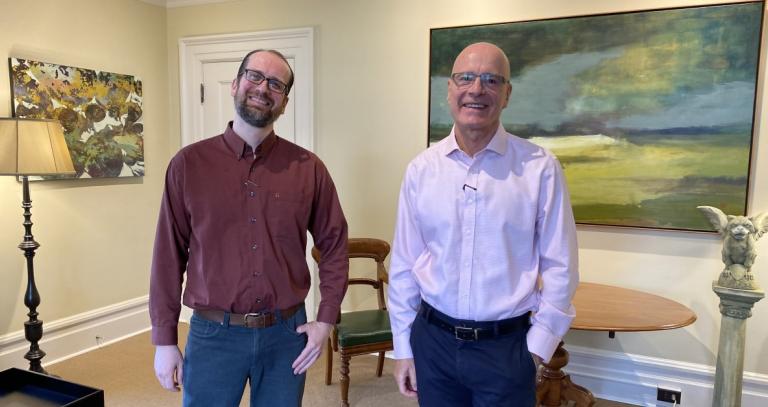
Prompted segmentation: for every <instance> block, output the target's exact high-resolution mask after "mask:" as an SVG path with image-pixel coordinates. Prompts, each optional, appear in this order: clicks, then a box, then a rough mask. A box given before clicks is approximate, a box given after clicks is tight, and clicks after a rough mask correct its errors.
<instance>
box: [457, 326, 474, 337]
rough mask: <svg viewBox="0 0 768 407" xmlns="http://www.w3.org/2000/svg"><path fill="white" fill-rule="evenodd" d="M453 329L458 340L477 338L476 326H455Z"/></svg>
mask: <svg viewBox="0 0 768 407" xmlns="http://www.w3.org/2000/svg"><path fill="white" fill-rule="evenodd" d="M453 329H454V335H455V336H456V339H458V340H461V341H476V340H477V328H469V327H466V326H456V327H454V328H453Z"/></svg>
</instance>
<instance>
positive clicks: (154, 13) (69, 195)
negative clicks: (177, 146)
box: [0, 0, 169, 336]
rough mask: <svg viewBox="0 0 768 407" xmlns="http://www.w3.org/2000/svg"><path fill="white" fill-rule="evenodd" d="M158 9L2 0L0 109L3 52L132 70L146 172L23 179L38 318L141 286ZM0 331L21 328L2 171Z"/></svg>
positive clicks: (160, 49)
mask: <svg viewBox="0 0 768 407" xmlns="http://www.w3.org/2000/svg"><path fill="white" fill-rule="evenodd" d="M165 17H166V14H165V9H163V8H160V7H154V6H150V5H147V4H144V3H140V2H138V1H136V0H110V1H102V0H64V1H62V0H40V1H34V2H25V1H14V0H0V27H1V28H0V32H1V33H2V34H0V55H2V60H3V62H2V63H1V64H0V116H3V117H8V116H10V115H11V105H10V99H11V95H10V86H9V83H8V64H7V62H6V61H7V60H6V58H7V57H9V56H14V57H24V58H30V59H35V60H39V61H45V62H52V63H59V64H63V65H72V66H77V67H83V68H91V69H98V70H104V71H110V72H118V73H124V74H130V75H135V76H138V77H140V78H141V79H142V81H143V85H144V99H143V101H144V106H143V107H144V128H145V131H144V142H145V146H144V150H145V151H144V152H145V161H146V174H147V175H146V176H145V177H143V178H132V179H127V178H122V179H102V180H78V181H52V182H36V183H33V184H32V185H31V195H32V201H33V203H32V205H33V207H32V221H33V222H34V223H35V224H34V226H33V230H32V232H33V234H34V236H35V240H37V241H38V242H40V244H41V245H42V246H41V247H40V249H38V251H37V255H36V256H35V271H36V273H35V274H36V276H37V283H38V288H39V291H40V294H41V296H42V300H43V302H42V304H41V306H40V308H39V309H38V311H39V312H40V317H41V319H43V321H45V322H46V323H48V322H51V321H54V320H57V319H61V318H65V317H68V316H72V315H75V314H79V313H83V312H87V311H90V310H93V309H97V308H101V307H105V306H108V305H110V304H114V303H118V302H121V301H125V300H128V299H131V298H136V297H141V296H143V295H146V294H147V287H148V281H147V276H148V269H149V259H150V252H151V242H152V239H153V236H154V224H155V221H156V219H157V208H158V206H159V201H160V193H161V188H162V181H163V177H164V172H165V165H166V163H167V159H168V140H169V136H168V122H169V119H168V73H167V72H168V71H167V66H168V62H167V58H168V50H167V49H166V42H165V38H166V31H165V27H166V26H165ZM0 214H1V215H2V216H0V230H2V233H0V336H2V335H4V334H6V333H8V332H15V331H18V330H20V329H22V328H23V321H24V320H26V313H27V310H26V308H25V307H24V304H23V302H22V295H23V291H24V287H25V286H26V268H25V263H24V257H23V255H22V252H21V251H20V250H19V249H17V248H16V246H17V245H18V244H19V242H21V240H22V236H23V228H22V224H21V223H22V221H23V218H22V209H21V184H20V183H19V182H17V181H16V180H15V179H14V178H12V177H0Z"/></svg>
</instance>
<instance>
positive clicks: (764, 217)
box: [749, 212, 768, 240]
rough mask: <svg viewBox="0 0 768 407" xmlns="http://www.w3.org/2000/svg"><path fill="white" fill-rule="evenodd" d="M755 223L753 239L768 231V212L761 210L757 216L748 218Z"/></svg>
mask: <svg viewBox="0 0 768 407" xmlns="http://www.w3.org/2000/svg"><path fill="white" fill-rule="evenodd" d="M749 220H751V221H752V224H753V225H755V230H756V231H757V232H755V240H757V239H760V236H762V235H763V234H764V233H766V232H768V212H763V213H761V214H759V215H757V216H753V217H751V218H749Z"/></svg>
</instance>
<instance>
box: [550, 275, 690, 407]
mask: <svg viewBox="0 0 768 407" xmlns="http://www.w3.org/2000/svg"><path fill="white" fill-rule="evenodd" d="M573 305H574V307H576V318H575V319H574V320H573V323H572V324H571V329H577V330H580V331H602V332H608V335H609V336H610V337H611V338H613V337H614V336H615V334H616V332H641V331H660V330H664V329H675V328H681V327H684V326H687V325H690V324H692V323H693V322H694V321H696V314H695V313H694V312H693V311H691V309H690V308H688V307H686V306H685V305H683V304H680V303H678V302H675V301H672V300H670V299H667V298H664V297H661V296H658V295H654V294H649V293H645V292H642V291H637V290H631V289H628V288H621V287H616V286H611V285H604V284H595V283H585V282H582V283H579V286H578V288H577V289H576V295H575V296H574V298H573ZM567 364H568V352H567V351H566V350H565V348H564V347H563V342H560V345H559V346H558V347H557V350H556V351H555V354H554V356H552V359H551V360H550V361H549V363H545V364H544V368H543V372H542V374H541V376H540V378H539V381H538V383H537V386H536V399H537V401H538V403H539V404H540V405H542V406H547V407H555V406H561V405H566V406H575V407H589V406H592V405H594V404H595V397H594V396H593V395H592V392H590V391H589V390H587V389H585V388H584V387H581V386H579V385H577V384H574V383H573V382H572V381H571V378H570V377H569V376H568V375H567V374H565V373H564V372H563V371H562V370H561V369H562V368H563V367H565V366H566V365H567Z"/></svg>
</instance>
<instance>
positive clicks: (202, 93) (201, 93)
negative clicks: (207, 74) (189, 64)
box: [200, 83, 205, 104]
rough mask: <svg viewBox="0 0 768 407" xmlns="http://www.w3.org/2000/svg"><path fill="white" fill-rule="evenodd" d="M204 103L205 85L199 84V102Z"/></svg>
mask: <svg viewBox="0 0 768 407" xmlns="http://www.w3.org/2000/svg"><path fill="white" fill-rule="evenodd" d="M203 103H205V86H204V85H203V84H202V83H201V84H200V104H203Z"/></svg>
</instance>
